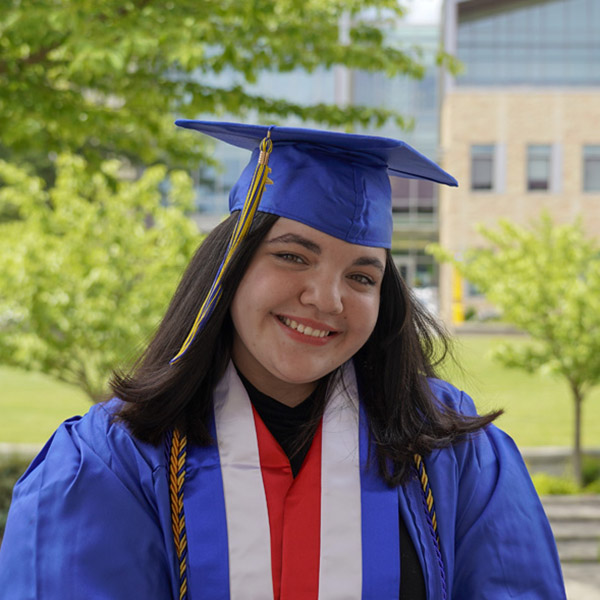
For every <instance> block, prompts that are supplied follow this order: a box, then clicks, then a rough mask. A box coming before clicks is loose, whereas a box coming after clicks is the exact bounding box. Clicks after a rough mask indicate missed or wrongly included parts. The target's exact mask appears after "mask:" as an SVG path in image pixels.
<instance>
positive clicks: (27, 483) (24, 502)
mask: <svg viewBox="0 0 600 600" xmlns="http://www.w3.org/2000/svg"><path fill="white" fill-rule="evenodd" d="M110 412H111V411H110V405H109V406H108V407H107V406H105V405H97V406H95V407H93V408H92V409H91V410H90V412H89V413H88V414H87V415H86V416H84V417H83V418H79V417H77V418H75V419H71V420H70V421H67V422H65V423H63V424H62V425H61V426H60V428H59V429H58V430H57V431H56V433H55V434H54V436H53V437H52V438H51V440H50V441H49V442H48V443H47V444H46V446H45V447H44V449H43V450H42V451H41V452H40V454H39V455H38V456H37V457H36V459H35V460H34V461H33V463H32V464H31V465H30V467H29V469H28V470H27V471H26V473H25V474H24V475H23V477H22V478H21V479H20V480H19V481H18V482H17V485H16V486H15V489H14V492H13V500H12V503H11V507H10V511H9V515H8V521H7V525H6V531H5V535H4V539H3V542H2V547H1V549H0V599H1V600H5V599H6V600H8V599H11V600H13V599H16V598H19V599H20V600H29V599H36V600H38V599H39V600H58V599H60V600H74V599H76V598H77V599H80V598H89V599H107V600H108V599H110V600H120V599H123V600H125V599H127V600H130V599H131V598H145V599H146V598H147V599H157V600H158V599H161V600H162V599H167V598H172V597H174V595H173V593H174V590H173V584H172V582H173V581H174V577H173V572H174V568H175V562H174V556H173V551H172V549H171V546H172V544H171V543H170V539H168V533H167V534H165V533H164V532H169V530H170V527H169V526H168V518H169V516H168V514H165V507H166V511H168V506H169V503H168V493H167V479H166V475H165V466H164V461H161V460H160V451H159V449H155V448H153V447H150V446H146V445H144V444H140V443H139V442H137V441H136V440H134V439H133V438H132V437H131V436H130V435H129V434H128V433H127V431H126V429H125V427H124V426H122V425H120V424H113V423H112V422H111V418H110Z"/></svg>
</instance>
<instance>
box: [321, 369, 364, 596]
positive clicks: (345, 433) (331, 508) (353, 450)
mask: <svg viewBox="0 0 600 600" xmlns="http://www.w3.org/2000/svg"><path fill="white" fill-rule="evenodd" d="M342 372H343V377H338V381H337V382H336V385H335V387H334V390H333V393H332V395H331V397H330V399H329V402H328V404H327V408H326V410H325V414H324V415H323V449H322V457H321V557H320V566H319V598H320V599H321V600H334V599H335V600H360V598H361V597H362V538H361V493H360V458H359V435H358V431H359V430H358V427H359V410H358V390H357V384H356V375H355V373H354V367H353V365H352V363H351V362H348V363H346V365H344V368H343V370H342Z"/></svg>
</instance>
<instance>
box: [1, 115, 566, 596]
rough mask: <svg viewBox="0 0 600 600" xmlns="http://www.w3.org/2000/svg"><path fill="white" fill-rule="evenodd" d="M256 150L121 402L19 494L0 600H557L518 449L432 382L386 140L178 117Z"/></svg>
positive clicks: (41, 459)
mask: <svg viewBox="0 0 600 600" xmlns="http://www.w3.org/2000/svg"><path fill="white" fill-rule="evenodd" d="M178 125H180V126H182V127H186V128H191V129H195V130H198V131H200V132H202V133H204V134H207V135H210V136H213V137H215V138H218V139H220V140H223V141H225V142H228V143H230V144H234V145H236V146H239V147H242V148H246V149H248V150H249V151H251V152H252V156H251V158H250V162H249V164H248V166H247V167H246V169H245V170H244V172H243V173H242V175H241V177H240V179H239V181H238V182H237V184H236V185H235V186H234V188H233V189H232V191H231V195H230V209H231V216H230V217H229V218H228V219H227V220H225V221H224V222H223V223H222V224H220V225H219V226H218V227H217V228H216V229H215V230H214V231H213V232H212V233H211V234H210V235H209V236H208V237H207V238H206V240H205V241H204V242H203V243H202V245H201V246H200V248H199V249H198V251H197V253H196V255H195V256H194V257H193V258H192V260H191V262H190V264H189V266H188V268H187V270H186V272H185V274H184V275H183V278H182V281H181V283H180V285H179V287H178V289H177V291H176V293H175V296H174V297H173V300H172V302H171V304H170V306H169V308H168V310H167V312H166V315H165V317H164V318H163V320H162V322H161V324H160V326H159V328H158V330H157V332H156V334H155V336H154V338H153V339H152V341H151V342H150V343H149V345H148V347H147V348H146V350H145V351H144V352H143V354H142V356H141V357H140V358H139V359H138V361H137V362H136V363H135V365H134V367H133V368H132V369H131V371H130V372H128V373H118V374H115V376H114V378H113V381H112V389H113V392H114V398H113V399H112V400H110V401H108V402H106V403H102V404H98V405H96V406H94V407H92V408H91V409H90V411H89V412H88V413H87V414H86V415H85V416H83V417H76V418H73V419H71V420H69V421H66V422H65V423H63V424H62V425H61V426H60V427H59V428H58V430H57V431H56V433H55V434H54V436H53V437H52V439H50V441H49V442H48V443H47V444H46V446H45V447H44V448H43V450H42V451H41V452H40V454H39V455H38V456H37V457H36V458H35V460H34V461H33V463H32V464H31V466H30V467H29V469H28V470H27V472H26V473H25V474H24V475H23V477H22V478H21V479H20V480H19V482H18V483H17V485H16V487H15V490H14V494H13V502H12V505H11V508H10V513H9V517H8V522H7V526H6V533H5V537H4V541H3V543H2V547H1V550H0V598H1V599H2V600H9V599H10V600H26V599H39V600H42V599H43V600H59V599H60V600H72V599H81V598H85V599H111V600H121V599H122V600H131V599H132V598H144V599H146V600H149V599H156V600H166V599H177V598H179V599H183V598H188V599H191V600H217V599H219V600H221V599H223V600H224V599H229V598H231V599H234V600H271V599H275V600H310V599H320V600H361V599H362V600H367V599H369V600H382V599H384V600H387V599H398V598H400V599H401V600H450V599H452V600H474V599H486V600H496V599H497V600H501V599H502V600H504V599H506V598H519V599H520V600H560V599H564V598H565V592H564V587H563V582H562V576H561V569H560V564H559V560H558V556H557V552H556V547H555V544H554V540H553V536H552V533H551V530H550V527H549V525H548V521H547V519H546V517H545V515H544V511H543V509H542V506H541V504H540V501H539V499H538V497H537V495H536V492H535V490H534V488H533V485H532V483H531V481H530V478H529V476H528V473H527V470H526V468H525V465H524V463H523V461H522V459H521V456H520V454H519V452H518V450H517V448H516V446H515V444H514V443H513V442H512V440H511V439H510V438H509V437H508V436H507V435H506V434H504V433H503V432H502V431H500V430H499V429H498V428H496V427H495V426H494V425H493V424H492V421H493V420H494V418H495V417H496V416H498V414H499V413H490V414H487V415H481V416H480V415H478V414H477V413H476V411H475V407H474V404H473V402H472V400H471V399H470V398H469V397H468V396H467V395H465V394H464V393H463V392H461V391H459V390H457V389H456V388H454V387H453V386H451V385H450V384H448V383H445V382H443V381H441V380H439V379H437V378H436V372H435V364H437V363H436V357H437V356H438V354H437V352H438V351H440V348H441V349H442V351H443V348H444V347H445V341H446V338H445V335H444V332H443V331H442V329H441V328H440V326H439V325H437V323H436V321H435V320H434V319H433V318H432V317H430V316H429V315H428V314H427V313H426V312H425V311H424V309H423V308H422V307H421V306H420V305H419V304H418V303H416V302H415V301H414V300H413V298H412V296H411V294H410V292H409V290H408V289H407V287H406V285H405V283H404V282H403V281H402V279H401V277H400V275H399V274H398V271H397V269H396V267H395V265H394V261H393V260H392V255H391V252H390V248H391V238H392V211H391V191H390V182H389V176H390V175H392V176H398V177H409V178H420V179H427V180H431V181H435V182H438V183H442V184H447V185H456V181H455V180H454V178H452V177H451V176H450V175H449V174H447V173H445V172H444V171H443V170H442V169H440V168H439V167H438V166H437V165H435V164H434V163H432V162H431V161H429V160H428V159H427V158H425V157H424V156H422V155H421V154H419V153H418V152H416V151H415V150H414V149H412V148H411V147H410V146H408V145H406V144H405V143H403V142H401V141H397V140H392V139H387V138H380V137H373V136H363V135H350V134H343V133H337V132H325V131H315V130H309V129H299V128H287V127H263V126H254V125H245V124H234V123H211V122H202V121H180V122H178Z"/></svg>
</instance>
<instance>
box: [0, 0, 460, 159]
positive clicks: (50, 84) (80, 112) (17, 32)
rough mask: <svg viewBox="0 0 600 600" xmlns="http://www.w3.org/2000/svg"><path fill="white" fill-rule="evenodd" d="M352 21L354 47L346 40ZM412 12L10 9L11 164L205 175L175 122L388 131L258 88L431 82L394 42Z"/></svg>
mask: <svg viewBox="0 0 600 600" xmlns="http://www.w3.org/2000/svg"><path fill="white" fill-rule="evenodd" d="M343 13H344V14H347V15H349V17H350V18H351V23H352V26H351V28H350V31H349V43H345V42H344V41H342V42H340V41H339V38H340V36H339V27H338V22H339V19H340V16H341V15H342V14H343ZM365 13H368V15H369V20H366V19H364V18H361V16H360V15H361V14H365ZM400 14H402V8H400V7H399V6H398V2H397V0H256V1H254V2H248V0H172V1H168V2H154V1H152V0H36V1H35V2H24V1H22V0H3V2H1V3H0V131H2V141H1V145H2V146H4V158H7V159H10V160H11V161H13V162H15V161H16V162H23V161H30V162H31V161H33V160H34V159H35V161H37V162H39V163H40V164H39V165H38V166H39V167H40V168H42V167H48V168H51V165H50V164H49V162H48V159H47V156H48V153H61V152H65V151H69V152H72V153H77V154H81V155H83V156H84V157H86V159H87V160H88V162H90V164H91V165H93V166H96V165H97V163H98V162H99V161H101V160H103V159H105V158H107V157H108V158H110V157H114V156H121V157H127V158H128V159H129V160H130V162H132V163H134V164H136V165H137V164H153V163H155V162H160V163H165V164H168V165H170V166H179V167H186V168H187V167H190V166H194V167H195V166H197V164H198V162H199V159H200V158H206V157H205V156H204V155H203V152H204V142H203V141H202V140H201V137H202V136H193V135H192V134H184V133H183V132H179V133H175V128H174V127H173V116H174V115H177V116H182V117H189V118H196V117H197V116H198V115H202V114H214V115H218V114H230V115H239V116H242V117H243V116H244V115H246V114H247V113H248V112H249V111H251V110H252V111H257V112H258V113H259V114H260V115H261V118H263V120H264V119H267V118H268V119H275V120H276V119H277V118H284V117H298V118H300V119H302V120H307V119H309V120H314V121H317V122H321V123H326V124H329V125H333V126H344V125H347V124H348V123H360V124H363V125H366V124H369V123H371V124H373V123H377V124H382V123H383V122H384V121H385V120H386V119H388V118H389V117H390V116H391V115H392V113H390V111H387V110H383V109H378V108H367V107H359V106H348V107H345V108H342V107H337V106H331V105H325V104H317V105H312V106H305V105H301V104H299V103H297V102H294V101H288V100H284V99H282V98H283V96H284V94H282V93H281V90H278V89H273V90H272V93H271V95H270V96H268V97H267V96H263V95H259V94H258V93H256V92H253V91H252V84H254V83H255V82H256V81H257V79H258V78H259V75H260V74H261V73H265V72H271V73H272V72H290V71H293V70H296V69H297V70H301V71H305V72H313V71H315V69H317V68H325V69H330V68H333V67H334V66H336V65H344V66H347V67H349V68H352V69H364V70H368V71H383V72H385V73H386V74H387V75H388V76H390V77H391V76H396V75H407V76H409V77H420V76H421V75H422V74H423V66H422V64H421V58H422V57H421V53H420V51H419V49H418V48H413V47H411V46H407V47H405V48H403V49H398V48H394V47H392V46H390V45H389V44H387V43H386V40H385V36H384V34H383V33H382V29H381V28H382V27H385V26H386V23H388V22H389V21H390V19H392V18H394V17H397V16H398V15H400ZM440 62H447V63H449V62H450V59H449V57H446V56H444V55H442V54H440ZM223 75H226V77H222V76H223ZM224 82H226V83H224ZM398 119H399V120H400V121H402V120H401V118H400V117H398ZM0 157H2V156H0ZM40 157H41V158H40ZM41 163H43V164H41Z"/></svg>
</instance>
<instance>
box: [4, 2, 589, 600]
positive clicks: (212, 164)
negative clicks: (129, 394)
mask: <svg viewBox="0 0 600 600" xmlns="http://www.w3.org/2000/svg"><path fill="white" fill-rule="evenodd" d="M179 117H183V118H203V119H215V120H232V121H245V122H250V123H276V124H285V125H302V126H312V127H320V128H329V129H338V130H342V131H349V132H356V133H371V134H375V135H382V136H387V137H394V138H400V139H403V140H405V141H406V142H408V143H409V144H411V145H412V146H414V147H415V148H416V149H417V150H419V151H421V152H422V153H424V154H425V155H427V156H428V157H430V158H432V159H433V160H435V161H437V162H438V163H439V164H441V165H442V166H443V167H444V168H445V169H446V170H448V171H449V172H450V173H452V174H453V175H454V176H455V177H456V178H457V179H458V181H459V188H458V189H456V188H445V189H443V186H438V185H437V184H434V183H431V182H427V181H417V180H409V179H398V178H392V181H391V183H392V190H393V215H394V235H393V253H394V258H395V260H396V262H397V265H398V267H399V268H400V271H401V272H402V275H403V277H404V278H405V280H406V281H407V282H408V284H409V285H410V287H411V288H412V289H413V292H414V294H415V297H416V299H417V300H418V301H419V302H422V303H423V304H424V305H425V306H426V307H427V308H428V309H429V310H431V311H432V312H433V313H434V314H436V315H437V316H438V317H439V318H440V319H441V320H442V321H443V322H444V323H445V324H446V326H447V327H448V328H449V329H450V330H451V331H452V333H453V334H454V336H455V340H456V342H455V355H456V359H457V361H455V362H453V361H446V362H445V363H444V364H443V365H442V367H441V375H442V376H444V377H446V378H448V379H450V380H451V381H452V382H453V383H455V384H456V385H458V386H460V387H462V388H464V389H465V390H467V391H468V392H469V393H470V394H471V395H472V396H474V398H475V401H476V403H477V405H478V407H479V408H480V409H481V410H483V411H485V410H489V409H492V408H498V407H502V408H504V409H505V411H506V412H505V415H503V416H502V417H501V419H500V420H499V425H500V426H501V427H503V428H504V429H505V430H506V431H507V432H508V433H509V434H510V435H512V436H513V437H514V438H515V440H516V442H517V444H518V445H519V446H520V448H521V450H522V452H523V454H524V456H525V458H526V461H527V463H528V466H529V468H530V471H531V472H532V474H533V476H534V482H535V484H536V486H537V487H538V491H540V493H541V494H543V495H544V497H549V495H554V494H558V495H559V496H558V497H559V500H555V502H558V505H557V506H558V508H556V506H555V505H552V506H553V507H551V505H550V500H548V503H547V506H548V511H549V513H550V512H551V511H554V514H555V519H556V523H558V524H556V523H554V526H555V533H556V532H558V533H557V537H561V539H563V545H562V546H560V544H559V548H561V557H562V558H563V559H564V561H570V562H573V561H577V562H578V564H589V565H595V566H596V568H597V572H600V569H598V563H597V561H598V559H599V554H600V545H599V541H598V540H599V538H600V505H599V501H598V496H596V495H594V494H598V493H600V390H599V387H598V383H600V245H599V243H598V235H599V234H600V2H598V1H596V0H493V1H492V0H462V1H461V0H445V1H443V0H418V1H417V0H399V1H396V0H304V1H299V0H256V1H255V2H252V3H249V2H247V1H245V0H229V1H227V2H223V1H222V0H219V1H216V0H215V1H213V0H203V1H202V2H198V1H192V0H172V1H168V2H163V3H160V4H158V3H154V2H152V1H151V0H130V1H126V2H123V1H119V2H117V1H115V0H95V1H92V0H62V1H60V2H57V1H56V0H37V1H36V2H25V1H22V0H5V1H4V2H2V5H1V6H0V259H1V260H0V384H1V385H0V411H1V415H2V418H1V419H0V450H2V453H3V456H4V459H3V461H4V463H5V467H2V469H3V471H2V473H3V475H2V479H1V481H0V494H1V496H2V498H3V500H1V501H2V502H3V503H4V504H3V506H2V507H0V510H4V514H5V508H6V507H7V506H8V502H9V498H10V488H11V487H12V484H13V483H14V479H15V478H16V477H17V476H18V475H19V473H20V472H21V471H22V468H23V465H24V464H25V461H26V460H29V459H30V457H31V455H32V453H34V452H35V451H36V450H37V449H39V448H40V447H41V445H42V444H43V443H44V441H45V440H46V439H47V438H48V437H49V436H50V435H51V433H52V431H53V430H54V429H55V428H56V427H57V426H58V424H59V423H60V422H61V421H62V420H63V419H65V418H68V417H70V416H71V415H73V414H81V413H83V412H85V411H86V410H87V407H88V406H89V403H90V402H97V401H100V400H102V399H104V398H106V395H107V393H108V391H107V390H108V387H107V382H108V380H109V377H110V373H111V372H112V370H113V369H115V368H127V366H128V365H130V364H131V363H132V361H133V360H135V357H136V356H137V354H138V353H139V352H140V350H141V349H142V348H143V347H144V344H145V343H146V342H147V340H148V338H149V336H151V334H152V332H153V330H154V328H155V327H156V325H157V324H158V322H159V320H160V318H161V315H162V313H163V312H164V310H165V308H166V306H167V303H168V301H169V298H170V296H171V294H172V293H173V291H174V289H175V286H176V285H177V282H178V280H179V277H180V275H181V273H182V271H183V269H184V267H185V265H186V263H187V261H188V259H189V258H190V257H191V254H192V253H193V251H194V249H195V247H196V246H197V245H198V244H199V243H200V242H201V240H202V237H203V235H205V234H206V232H208V231H210V229H211V228H212V227H214V226H215V224H217V223H218V222H219V221H220V220H221V219H222V218H223V217H224V216H225V215H226V214H227V211H228V208H227V195H228V191H229V189H230V187H231V185H232V184H233V183H234V182H235V181H236V179H237V177H238V175H239V173H240V172H241V170H242V168H243V167H244V166H245V164H246V162H247V161H248V159H249V156H248V153H247V152H246V151H243V150H239V149H236V148H233V147H231V146H227V145H226V144H221V143H215V142H213V141H210V140H208V139H204V137H203V136H200V135H198V134H196V135H194V134H193V133H190V132H186V131H183V130H180V131H177V130H176V128H175V127H174V125H173V121H174V119H175V118H179ZM457 363H458V364H459V365H461V366H458V365H457ZM15 456H16V457H17V458H14V457H15ZM21 456H25V458H20V457H21ZM565 495H567V496H569V497H571V499H572V502H575V503H577V502H579V509H577V510H576V509H575V508H573V506H576V504H575V505H574V504H568V505H562V504H560V503H561V502H562V498H563V497H564V496H565ZM565 514H567V515H573V514H576V515H579V517H578V519H575V522H574V524H573V523H570V522H568V520H566V518H565V517H564V515H565ZM581 515H583V517H581ZM561 528H562V529H561ZM573 540H575V542H573ZM572 542H573V543H572ZM569 544H570V545H569ZM573 564H574V563H573ZM573 568H574V569H575V570H576V568H577V567H576V566H574V567H573ZM586 577H587V575H586ZM597 583H598V585H599V586H600V581H599V582H597ZM571 585H572V586H575V585H576V584H575V583H572V584H571ZM597 589H600V588H596V590H597ZM582 590H583V588H576V587H572V588H571V592H572V593H570V597H571V598H576V597H580V598H582V599H583V598H584V597H585V596H584V595H583V594H584V591H582ZM575 594H579V595H575Z"/></svg>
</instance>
